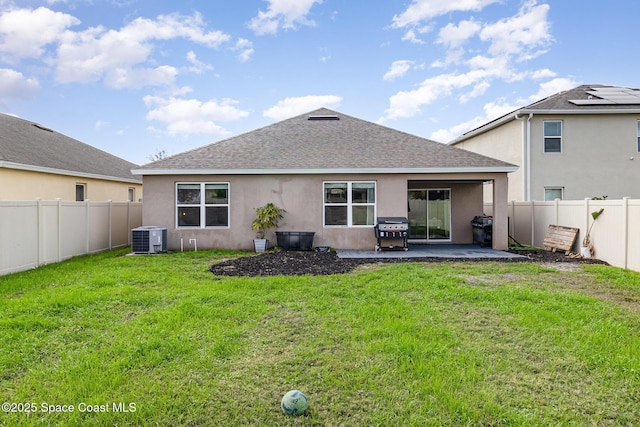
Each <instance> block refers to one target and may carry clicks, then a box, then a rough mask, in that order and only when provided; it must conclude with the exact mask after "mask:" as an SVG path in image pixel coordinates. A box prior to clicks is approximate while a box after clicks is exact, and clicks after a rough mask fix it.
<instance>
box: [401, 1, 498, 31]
mask: <svg viewBox="0 0 640 427" xmlns="http://www.w3.org/2000/svg"><path fill="white" fill-rule="evenodd" d="M500 1H501V0H413V1H412V2H411V4H410V5H409V7H408V8H407V9H406V10H405V11H404V12H402V13H401V14H400V15H396V16H394V17H393V23H392V27H393V28H405V27H408V26H413V25H417V24H419V23H420V22H422V21H428V20H430V19H433V18H435V17H437V16H442V15H446V14H448V13H450V12H456V11H479V10H482V9H483V8H484V7H485V6H488V5H490V4H492V3H498V2H500Z"/></svg>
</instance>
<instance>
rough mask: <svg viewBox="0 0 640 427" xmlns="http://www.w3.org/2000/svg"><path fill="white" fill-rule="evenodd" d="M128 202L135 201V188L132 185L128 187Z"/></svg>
mask: <svg viewBox="0 0 640 427" xmlns="http://www.w3.org/2000/svg"><path fill="white" fill-rule="evenodd" d="M127 200H129V201H130V202H135V201H136V189H135V188H133V187H129V197H128V199H127Z"/></svg>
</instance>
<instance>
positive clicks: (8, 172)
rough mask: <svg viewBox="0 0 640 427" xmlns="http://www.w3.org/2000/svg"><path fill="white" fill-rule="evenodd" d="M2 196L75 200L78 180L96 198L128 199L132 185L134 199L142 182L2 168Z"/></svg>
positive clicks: (0, 178) (139, 197)
mask: <svg viewBox="0 0 640 427" xmlns="http://www.w3.org/2000/svg"><path fill="white" fill-rule="evenodd" d="M0 182H2V185H1V186H0V200H34V199H42V200H54V199H62V200H65V201H75V200H76V184H80V183H82V184H85V185H86V188H85V191H86V193H85V198H86V199H89V200H94V201H107V200H112V201H114V202H126V201H128V200H129V188H134V189H135V200H133V201H136V202H137V201H141V200H142V184H135V183H129V182H118V181H108V180H102V179H95V178H85V177H75V176H66V175H56V174H51V173H42V172H32V171H25V170H19V169H9V168H0Z"/></svg>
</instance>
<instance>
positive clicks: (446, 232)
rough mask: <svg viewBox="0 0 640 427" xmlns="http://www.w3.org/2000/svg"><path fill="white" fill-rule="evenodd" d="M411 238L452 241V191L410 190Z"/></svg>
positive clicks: (428, 240) (429, 240)
mask: <svg viewBox="0 0 640 427" xmlns="http://www.w3.org/2000/svg"><path fill="white" fill-rule="evenodd" d="M408 199H409V238H410V239H415V240H426V241H427V242H437V241H440V242H442V241H444V242H446V241H451V190H450V189H428V190H409V192H408Z"/></svg>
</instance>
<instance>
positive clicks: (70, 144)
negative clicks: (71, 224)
mask: <svg viewBox="0 0 640 427" xmlns="http://www.w3.org/2000/svg"><path fill="white" fill-rule="evenodd" d="M0 167H4V168H11V169H21V170H30V171H34V172H44V173H54V174H61V175H71V176H82V177H87V178H97V179H106V180H112V181H125V182H132V183H137V184H139V183H141V180H140V178H139V177H137V176H134V175H133V174H132V173H131V169H133V168H136V167H138V165H136V164H134V163H131V162H128V161H126V160H123V159H121V158H119V157H116V156H114V155H111V154H109V153H106V152H104V151H102V150H99V149H97V148H95V147H92V146H90V145H87V144H85V143H83V142H80V141H78V140H75V139H73V138H70V137H68V136H65V135H62V134H61V133H58V132H56V131H54V130H52V129H49V128H47V127H44V126H42V125H39V124H37V123H33V122H30V121H28V120H23V119H20V118H17V117H14V116H10V115H6V114H0Z"/></svg>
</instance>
